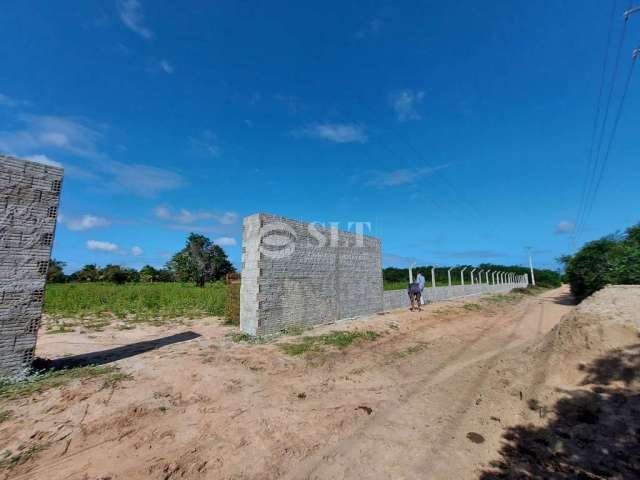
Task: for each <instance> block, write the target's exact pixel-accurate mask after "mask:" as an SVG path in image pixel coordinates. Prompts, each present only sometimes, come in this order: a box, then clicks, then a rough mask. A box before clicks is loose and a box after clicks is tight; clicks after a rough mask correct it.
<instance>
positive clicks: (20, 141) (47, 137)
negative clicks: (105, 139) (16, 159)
mask: <svg viewBox="0 0 640 480" xmlns="http://www.w3.org/2000/svg"><path fill="white" fill-rule="evenodd" d="M18 118H19V119H20V120H21V121H22V122H23V123H24V125H25V128H24V129H23V130H14V131H0V150H4V151H7V152H17V153H23V152H25V151H33V150H43V149H51V148H53V149H56V150H61V151H64V152H67V153H72V154H74V155H78V156H81V157H85V158H96V157H97V156H98V151H97V148H96V145H97V143H98V141H99V140H100V139H101V138H102V134H101V133H100V132H98V131H97V130H96V129H94V128H92V127H90V126H87V125H85V124H84V123H81V122H80V121H78V120H75V119H71V118H65V117H56V116H51V115H19V116H18Z"/></svg>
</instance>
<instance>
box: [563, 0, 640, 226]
mask: <svg viewBox="0 0 640 480" xmlns="http://www.w3.org/2000/svg"><path fill="white" fill-rule="evenodd" d="M637 12H640V7H636V8H631V4H630V5H629V8H628V9H627V10H626V11H625V12H624V24H623V29H622V33H621V35H620V42H619V44H618V51H617V53H616V62H615V66H614V70H613V75H612V79H611V87H610V89H609V95H608V98H607V105H606V109H605V115H604V119H603V121H602V128H601V130H600V136H599V140H598V147H597V150H596V155H595V162H594V163H593V169H592V170H591V171H590V172H589V173H590V175H589V182H588V184H587V190H586V194H585V202H584V203H583V204H582V210H581V211H580V217H579V218H578V222H577V224H576V230H575V235H576V236H577V235H580V234H581V233H582V232H583V230H584V228H585V224H586V222H587V220H588V218H589V217H590V215H591V212H592V211H593V206H594V205H595V202H596V199H597V195H598V192H599V190H600V185H601V183H602V178H603V177H604V173H605V171H606V166H607V163H608V161H609V155H610V153H611V147H612V145H613V141H614V139H615V135H616V132H617V129H618V124H619V122H620V117H621V115H622V109H623V106H624V102H625V100H626V97H627V93H628V91H629V85H630V83H631V77H632V75H633V69H634V66H635V63H636V59H637V57H638V56H639V55H640V50H639V49H635V50H634V51H633V55H632V63H631V66H630V67H629V73H628V75H627V79H626V82H625V85H624V87H623V92H622V96H621V98H620V102H619V104H618V109H617V112H616V114H615V119H614V122H613V126H612V128H611V131H610V134H609V140H608V142H607V144H606V149H605V153H604V156H603V157H601V156H600V153H601V151H602V146H603V141H604V137H605V132H606V126H607V120H608V117H609V108H610V106H611V101H612V97H613V92H614V90H615V86H616V80H617V76H618V70H619V65H620V54H621V52H622V46H623V43H624V39H625V34H626V30H627V23H628V20H629V18H630V16H631V15H633V14H634V13H637Z"/></svg>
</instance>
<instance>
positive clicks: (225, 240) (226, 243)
mask: <svg viewBox="0 0 640 480" xmlns="http://www.w3.org/2000/svg"><path fill="white" fill-rule="evenodd" d="M213 243H215V244H216V245H220V246H221V247H230V246H233V245H236V239H235V238H232V237H220V238H216V239H215V240H214V241H213Z"/></svg>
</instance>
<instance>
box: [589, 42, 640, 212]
mask: <svg viewBox="0 0 640 480" xmlns="http://www.w3.org/2000/svg"><path fill="white" fill-rule="evenodd" d="M639 52H640V50H638V49H636V50H634V53H633V60H632V61H631V66H630V67H629V74H628V75H627V80H626V82H625V85H624V90H623V91H622V97H621V98H620V103H619V105H618V111H617V112H616V118H615V120H614V123H613V128H612V130H611V136H610V137H609V143H608V144H607V150H606V152H605V155H604V159H603V161H602V166H601V168H600V171H599V172H598V173H597V175H598V176H597V181H596V185H595V189H594V192H593V197H592V201H591V204H590V205H589V209H588V210H587V212H586V217H585V218H589V216H590V215H591V210H592V209H593V205H594V204H595V201H596V198H597V196H598V190H599V189H600V184H601V182H602V177H603V176H604V172H605V170H606V167H607V162H608V160H609V154H610V153H611V146H612V145H613V140H614V139H615V136H616V131H617V129H618V124H619V123H620V117H621V115H622V108H623V106H624V101H625V99H626V98H627V93H628V92H629V85H630V84H631V77H632V76H633V67H634V66H635V64H636V59H637V58H638V55H639Z"/></svg>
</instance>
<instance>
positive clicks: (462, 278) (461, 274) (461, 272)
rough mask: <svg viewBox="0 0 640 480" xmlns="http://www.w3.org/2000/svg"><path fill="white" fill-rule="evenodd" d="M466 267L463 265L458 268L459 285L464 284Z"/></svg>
mask: <svg viewBox="0 0 640 480" xmlns="http://www.w3.org/2000/svg"><path fill="white" fill-rule="evenodd" d="M466 269H467V267H464V268H463V269H462V270H460V285H464V271H465V270H466Z"/></svg>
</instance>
